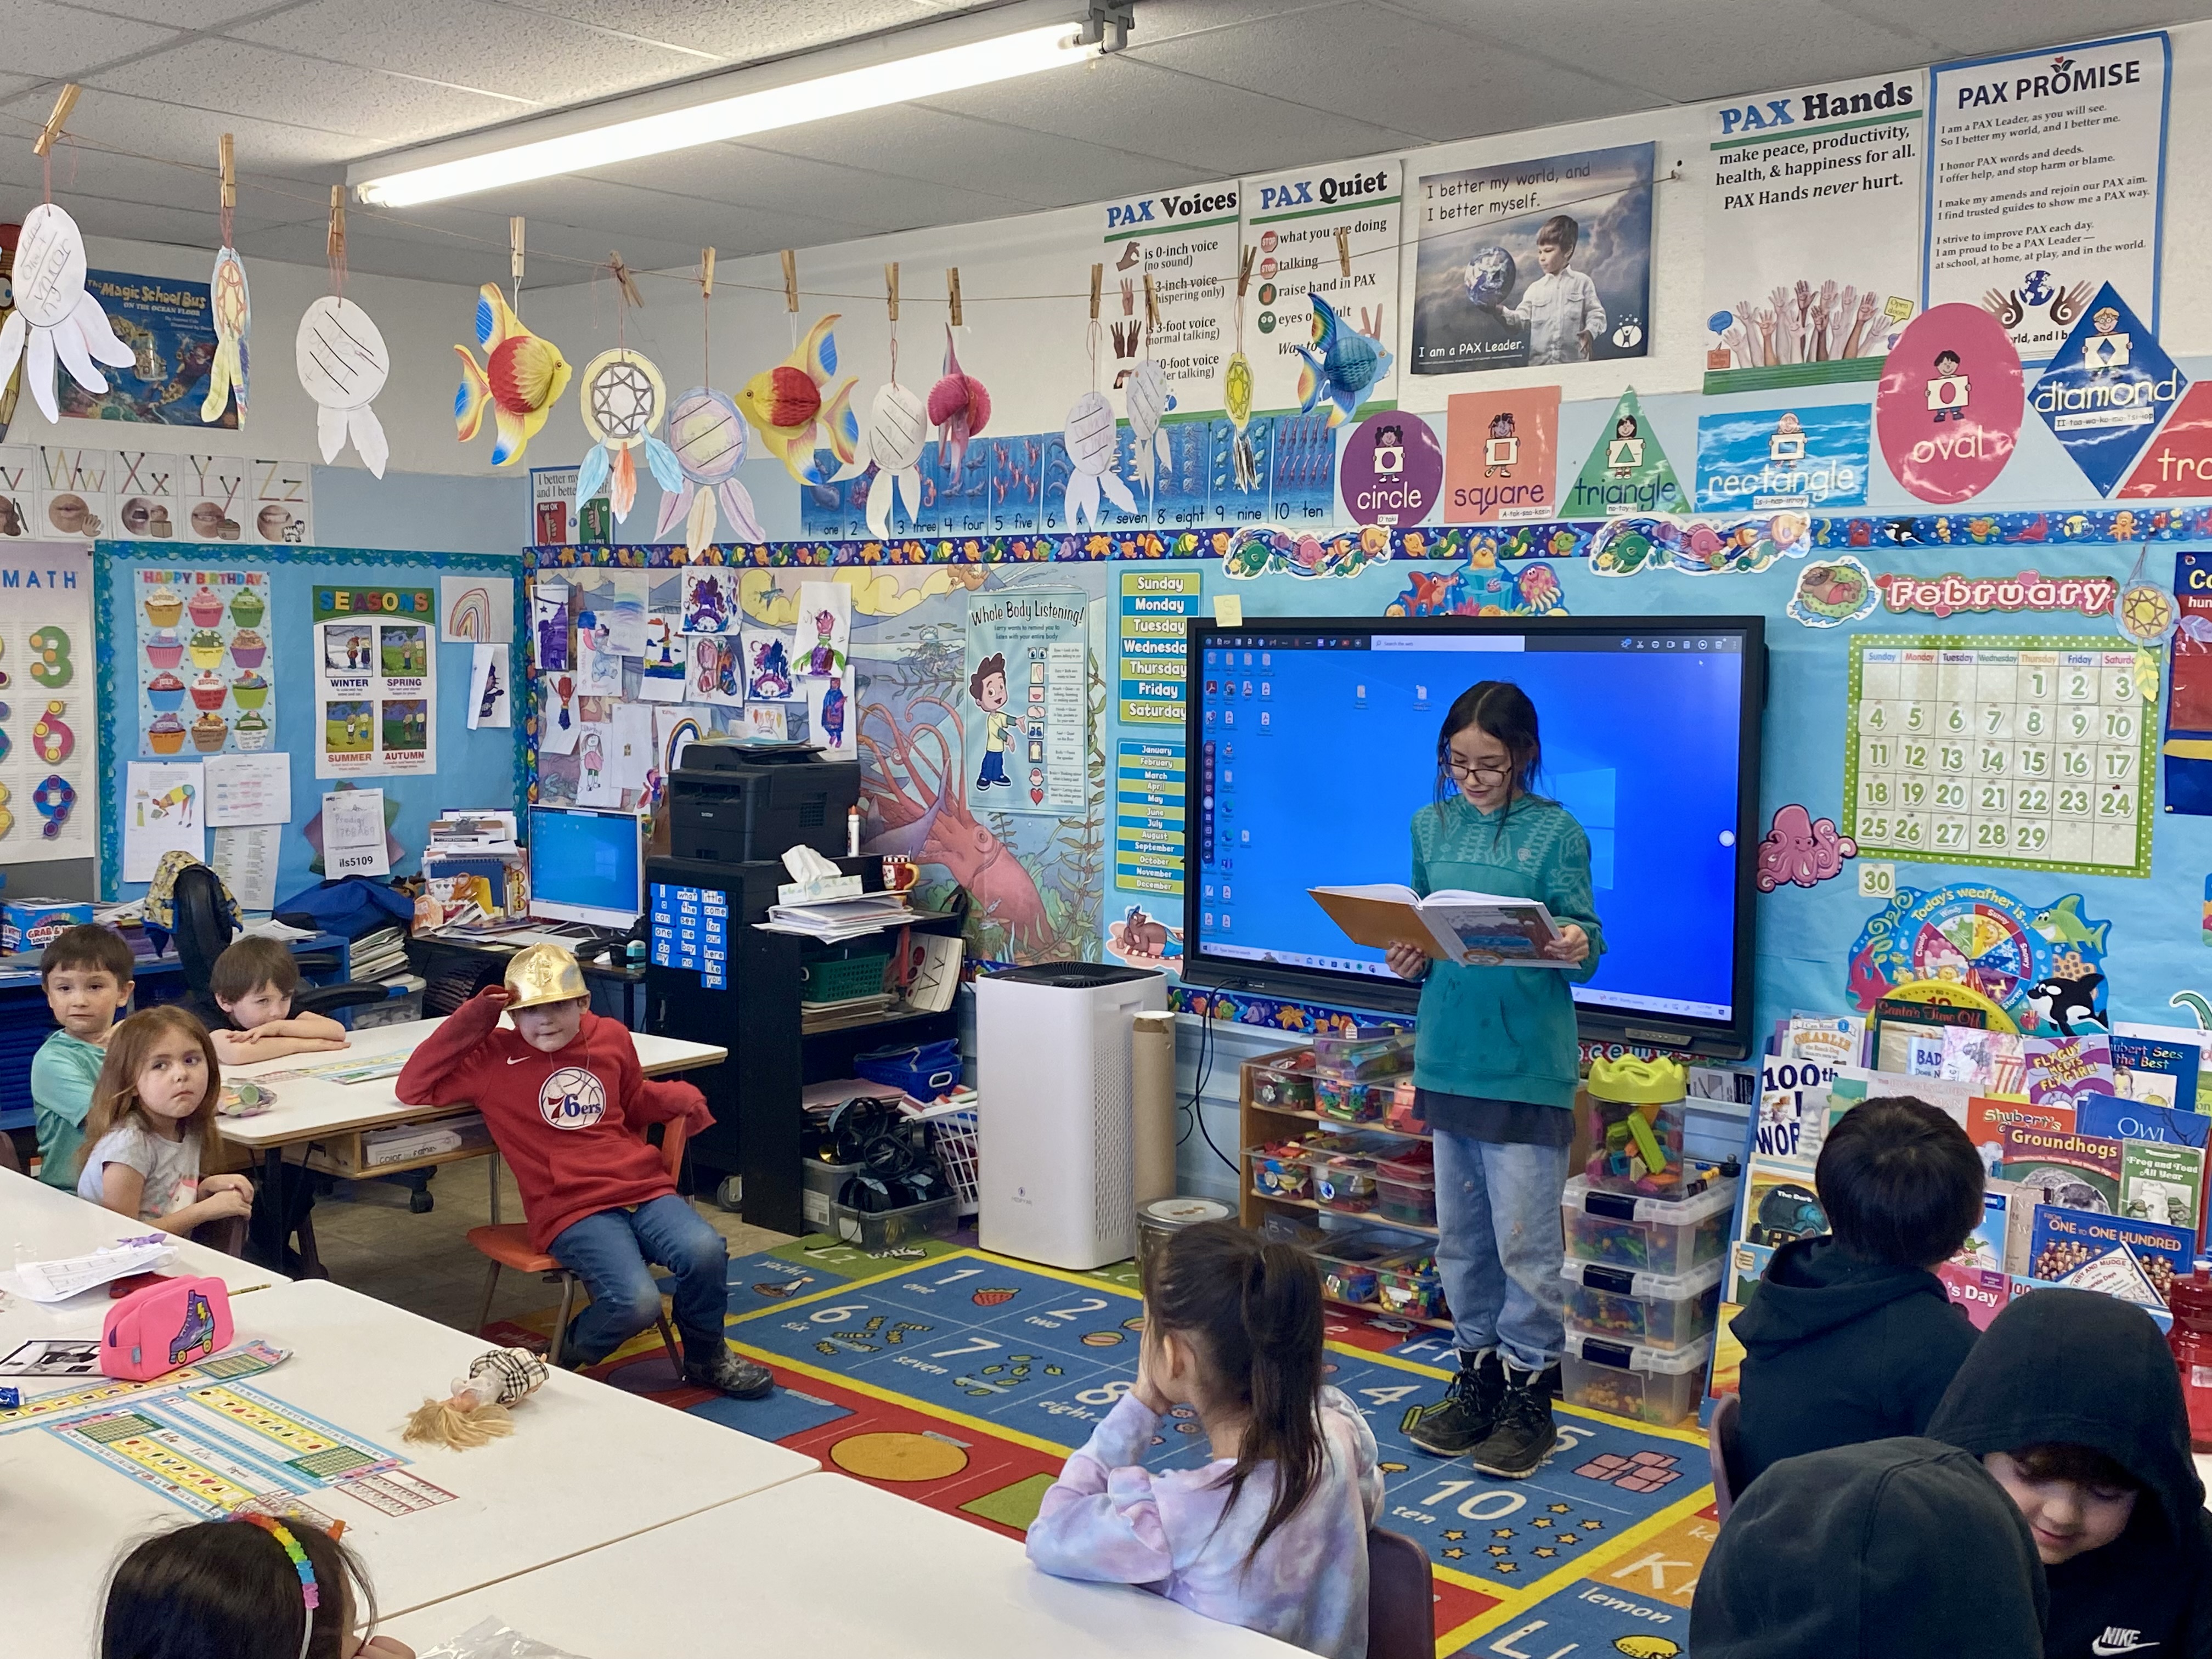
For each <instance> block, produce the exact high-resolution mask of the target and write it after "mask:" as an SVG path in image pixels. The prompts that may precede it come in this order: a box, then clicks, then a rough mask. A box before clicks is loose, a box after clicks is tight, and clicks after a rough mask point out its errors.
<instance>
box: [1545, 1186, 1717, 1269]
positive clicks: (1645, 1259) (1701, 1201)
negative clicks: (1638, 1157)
mask: <svg viewBox="0 0 2212 1659" xmlns="http://www.w3.org/2000/svg"><path fill="white" fill-rule="evenodd" d="M1689 1188H1690V1189H1689V1191H1688V1192H1687V1193H1686V1194H1685V1196H1683V1197H1681V1198H1677V1199H1663V1198H1639V1197H1637V1196H1636V1195H1634V1194H1630V1193H1608V1192H1603V1191H1601V1190H1598V1189H1596V1188H1593V1187H1591V1185H1590V1183H1589V1181H1588V1179H1586V1178H1585V1177H1583V1176H1574V1177H1573V1178H1572V1179H1571V1180H1570V1181H1569V1182H1567V1186H1566V1190H1565V1192H1564V1193H1563V1194H1560V1197H1559V1206H1560V1208H1561V1209H1562V1210H1564V1211H1565V1223H1566V1235H1567V1255H1568V1257H1569V1259H1570V1260H1572V1261H1601V1262H1603V1263H1605V1264H1606V1265H1607V1267H1628V1268H1632V1269H1636V1270H1638V1271H1640V1272H1644V1273H1656V1274H1659V1275H1661V1276H1662V1277H1665V1278H1670V1279H1678V1278H1680V1277H1681V1276H1682V1275H1683V1274H1685V1273H1689V1272H1690V1271H1691V1270H1692V1269H1693V1268H1696V1267H1702V1266H1704V1265H1705V1263H1706V1262H1708V1261H1719V1260H1720V1257H1721V1252H1722V1250H1723V1248H1724V1247H1725V1245H1726V1243H1727V1239H1726V1237H1725V1235H1726V1234H1727V1231H1728V1224H1729V1212H1730V1211H1731V1210H1733V1209H1734V1208H1735V1189H1736V1180H1735V1176H1723V1175H1722V1174H1721V1173H1720V1172H1719V1171H1718V1170H1715V1169H1713V1168H1711V1166H1710V1165H1706V1166H1700V1168H1699V1170H1698V1171H1697V1172H1696V1173H1694V1174H1693V1175H1692V1177H1691V1180H1690V1183H1689Z"/></svg>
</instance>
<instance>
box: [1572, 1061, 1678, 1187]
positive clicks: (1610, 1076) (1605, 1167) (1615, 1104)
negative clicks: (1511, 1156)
mask: <svg viewBox="0 0 2212 1659" xmlns="http://www.w3.org/2000/svg"><path fill="white" fill-rule="evenodd" d="M1584 1088H1585V1091H1586V1092H1587V1093H1588V1094H1589V1102H1590V1156H1589V1162H1588V1163H1587V1164H1584V1165H1583V1179H1584V1180H1586V1181H1588V1182H1589V1184H1590V1185H1591V1186H1592V1187H1595V1188H1599V1189H1601V1190H1602V1191H1605V1192H1613V1193H1634V1194H1637V1195H1638V1197H1642V1198H1680V1197H1681V1196H1682V1194H1683V1192H1684V1189H1685V1188H1686V1187H1687V1186H1688V1184H1689V1179H1690V1165H1689V1164H1687V1163H1686V1161H1685V1160H1684V1158H1683V1156H1682V1121H1683V1105H1684V1098H1683V1097H1685V1096H1686V1094H1687V1093H1688V1092H1689V1074H1688V1073H1686V1072H1685V1071H1684V1070H1683V1068H1682V1066H1680V1064H1679V1063H1678V1062H1676V1061H1674V1060H1663V1059H1662V1060H1638V1059H1637V1058H1635V1057H1634V1056H1633V1055H1623V1056H1622V1057H1621V1058H1620V1059H1619V1060H1592V1061H1591V1062H1590V1068H1589V1081H1588V1082H1587V1084H1586V1085H1584Z"/></svg>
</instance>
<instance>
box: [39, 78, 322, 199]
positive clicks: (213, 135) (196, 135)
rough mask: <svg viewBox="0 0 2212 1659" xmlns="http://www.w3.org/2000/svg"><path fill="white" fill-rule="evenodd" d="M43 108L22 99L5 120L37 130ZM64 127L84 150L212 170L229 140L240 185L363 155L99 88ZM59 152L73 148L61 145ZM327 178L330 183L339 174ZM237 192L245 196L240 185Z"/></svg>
mask: <svg viewBox="0 0 2212 1659" xmlns="http://www.w3.org/2000/svg"><path fill="white" fill-rule="evenodd" d="M45 103H46V100H45V98H44V97H43V95H41V96H40V97H39V98H37V99H36V100H33V99H32V98H30V97H28V96H25V97H21V98H18V99H16V100H15V101H14V102H13V103H11V104H9V106H8V110H7V113H8V114H9V117H11V118H14V119H15V120H21V118H23V117H24V116H25V115H26V114H27V113H28V114H31V117H32V119H33V123H34V124H35V123H36V122H38V121H42V120H44V119H45V118H46V109H45V107H44V105H45ZM69 125H70V131H72V132H76V133H81V134H82V135H83V136H84V137H85V138H86V140H87V141H88V142H87V145H86V148H87V149H89V147H90V145H91V144H92V143H99V144H101V145H105V146H106V147H108V148H110V149H119V150H128V151H132V152H135V153H136V154H137V155H156V156H161V157H165V158H169V159H174V160H180V161H192V162H195V163H197V164H199V165H201V166H205V167H213V166H214V165H215V157H216V142H217V140H218V139H220V138H221V137H222V135H223V134H224V133H226V132H228V133H230V134H232V135H234V137H235V139H236V141H237V146H238V170H239V173H240V178H241V179H245V178H246V177H249V176H251V175H253V174H256V173H259V174H262V175H264V176H275V175H282V174H284V173H292V172H296V171H298V170H300V169H303V168H319V167H330V166H331V165H332V164H333V163H337V162H342V161H345V160H346V159H348V158H349V157H350V156H353V155H358V154H359V153H360V152H361V150H362V141H361V140H360V139H358V138H351V137H347V136H345V135H344V134H343V133H337V132H331V131H325V130H323V129H319V128H316V127H313V126H296V125H284V124H283V123H280V122H276V121H268V120H263V119H260V118H258V116H254V115H244V114H236V113H230V114H226V113H224V112H221V111H218V110H207V109H186V108H182V107H180V106H177V105H175V104H166V103H160V102H156V101H155V100H151V99H145V98H132V97H125V96H124V95H123V94H119V93H112V92H106V91H103V90H101V89H100V88H98V87H87V88H85V89H84V96H83V97H82V98H80V99H79V100H77V106H76V112H74V113H73V114H71V115H70V121H69ZM63 148H64V149H69V148H70V146H69V145H68V144H67V143H64V146H63ZM57 154H59V152H57ZM331 176H332V178H333V179H335V178H336V177H337V174H335V173H333V174H332V175H331ZM240 188H241V189H243V188H245V186H244V185H243V184H242V183H241V185H240Z"/></svg>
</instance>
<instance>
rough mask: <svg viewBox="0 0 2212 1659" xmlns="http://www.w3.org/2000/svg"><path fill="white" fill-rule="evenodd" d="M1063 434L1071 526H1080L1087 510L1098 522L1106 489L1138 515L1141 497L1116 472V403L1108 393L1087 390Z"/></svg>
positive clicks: (1065, 508) (1065, 511)
mask: <svg viewBox="0 0 2212 1659" xmlns="http://www.w3.org/2000/svg"><path fill="white" fill-rule="evenodd" d="M1060 436H1061V437H1062V438H1063V439H1064V440H1065V441H1066V444H1067V459H1068V464H1069V467H1070V471H1069V472H1068V475H1067V489H1066V493H1065V495H1063V496H1062V499H1061V514H1062V516H1063V517H1065V518H1066V520H1067V527H1068V528H1069V529H1070V530H1074V529H1077V528H1079V526H1081V524H1082V522H1083V515H1084V513H1085V511H1088V512H1089V513H1090V515H1091V523H1092V524H1093V525H1094V526H1095V525H1096V524H1097V522H1098V495H1099V492H1100V491H1102V490H1103V491H1104V492H1105V494H1106V495H1107V497H1108V498H1109V500H1110V501H1113V503H1114V505H1115V506H1116V507H1120V508H1121V510H1122V511H1123V512H1124V513H1135V512H1136V510H1137V498H1136V497H1135V496H1134V495H1131V494H1130V493H1129V486H1128V485H1127V484H1125V483H1122V482H1121V474H1120V473H1118V472H1116V471H1114V451H1115V447H1116V446H1115V422H1114V406H1113V404H1109V403H1108V402H1107V401H1106V394H1105V393H1103V392H1085V393H1084V394H1083V395H1082V396H1081V397H1080V398H1077V399H1076V400H1075V406H1074V407H1073V409H1071V410H1068V411H1067V425H1066V428H1064V429H1063V430H1062V432H1061V434H1060Z"/></svg>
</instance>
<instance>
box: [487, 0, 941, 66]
mask: <svg viewBox="0 0 2212 1659" xmlns="http://www.w3.org/2000/svg"><path fill="white" fill-rule="evenodd" d="M499 3H501V4H503V5H506V6H508V7H510V8H511V9H513V10H515V11H518V12H525V13H527V12H533V11H534V12H540V13H544V14H547V15H552V16H556V17H567V18H572V19H574V20H575V21H579V22H586V23H592V24H595V25H597V26H598V27H600V28H605V29H619V30H621V31H622V32H623V33H627V34H632V35H635V36H636V37H637V38H638V39H639V40H658V41H665V42H666V43H667V44H669V45H671V46H688V47H690V48H691V49H692V50H694V51H696V52H710V53H712V54H713V55H714V56H715V57H716V58H720V59H723V60H724V61H726V62H729V63H746V62H750V61H751V60H752V59H755V58H772V57H781V56H782V55H783V54H785V53H787V52H804V51H805V50H806V49H807V48H808V47H810V46H823V45H826V44H828V43H829V42H830V41H833V40H852V39H854V38H855V37H856V36H860V35H864V34H869V33H873V32H875V31H876V30H878V29H885V28H892V27H896V26H898V25H900V24H902V23H912V22H917V21H927V19H929V18H930V17H933V16H938V15H946V14H951V13H956V12H963V11H972V10H975V9H978V6H979V5H980V4H981V3H983V0H976V3H974V4H959V3H935V0H743V3H742V4H732V3H731V0H499Z"/></svg>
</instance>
